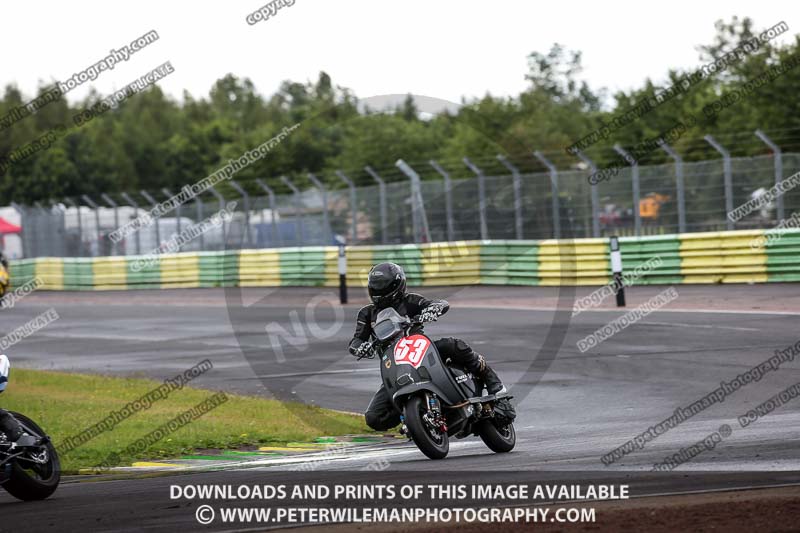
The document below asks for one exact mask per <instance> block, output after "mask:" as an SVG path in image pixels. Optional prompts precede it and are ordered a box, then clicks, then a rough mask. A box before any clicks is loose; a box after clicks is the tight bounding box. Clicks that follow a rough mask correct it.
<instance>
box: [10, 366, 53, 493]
mask: <svg viewBox="0 0 800 533" xmlns="http://www.w3.org/2000/svg"><path fill="white" fill-rule="evenodd" d="M8 369H9V364H8V359H7V358H6V356H5V355H0V392H3V390H4V389H5V385H6V382H7V381H8ZM8 413H9V414H10V415H11V416H13V417H14V418H16V419H17V422H19V423H20V425H21V426H22V429H23V434H22V436H21V437H19V438H18V439H17V440H16V441H15V442H11V441H10V440H9V438H8V435H6V434H5V433H4V432H3V431H2V430H1V429H0V486H2V487H3V488H4V489H5V490H6V491H8V493H9V494H11V495H12V496H14V497H15V498H18V499H20V500H44V499H45V498H47V497H48V496H50V495H51V494H53V493H54V492H55V490H56V489H57V488H58V483H59V482H60V481H61V463H60V462H59V460H58V454H57V453H56V449H55V446H53V443H52V442H51V441H50V438H49V437H48V436H47V434H45V432H44V431H42V428H40V427H39V426H38V425H37V424H36V422H34V421H33V420H31V419H30V418H28V417H27V416H25V415H22V414H20V413H15V412H13V411H8Z"/></svg>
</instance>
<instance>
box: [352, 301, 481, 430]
mask: <svg viewBox="0 0 800 533" xmlns="http://www.w3.org/2000/svg"><path fill="white" fill-rule="evenodd" d="M431 304H439V305H441V306H442V307H443V311H442V312H441V314H444V313H446V312H447V311H448V309H449V308H450V304H448V303H447V302H446V301H445V300H428V299H427V298H425V297H424V296H422V295H420V294H416V293H409V294H406V295H405V297H403V299H402V300H400V301H399V302H397V303H396V304H394V305H393V306H392V307H394V309H395V311H397V312H398V313H399V314H400V315H404V316H408V317H412V318H413V317H415V316H417V315H419V314H420V313H422V311H423V310H424V309H425V308H426V307H428V306H429V305H431ZM379 311H380V309H378V308H377V307H376V306H375V305H374V304H370V305H367V306H365V307H362V308H361V310H360V311H359V312H358V318H357V321H356V332H355V334H354V335H353V340H351V341H350V352H351V353H353V352H354V351H355V350H356V349H357V348H358V347H359V346H361V344H363V343H364V342H366V341H368V340H370V338H371V336H372V325H373V324H374V323H375V318H376V317H377V316H378V312H379ZM434 344H435V345H436V349H437V350H439V354H440V355H441V356H442V358H443V359H445V360H446V359H448V358H449V359H451V360H452V361H453V362H454V363H456V364H459V365H462V366H463V367H464V368H466V369H467V370H468V371H470V372H472V373H473V374H475V375H478V376H481V375H483V374H484V373H485V370H486V369H488V366H486V363H485V361H484V359H483V356H482V355H479V354H477V353H475V352H474V351H473V350H472V348H470V347H469V345H468V344H467V343H466V342H464V341H463V340H461V339H456V338H454V337H445V338H443V339H439V340H437V341H434ZM364 417H365V419H366V422H367V425H368V426H369V427H371V428H372V429H374V430H376V431H386V430H387V429H391V428H393V427H395V426H396V425H398V424H399V423H400V413H399V412H397V410H396V409H395V407H394V405H393V404H392V400H391V398H389V394H388V393H387V392H386V388H385V387H384V386H383V385H381V387H380V388H379V389H378V392H376V393H375V396H373V397H372V401H371V402H370V403H369V407H367V411H366V413H365V414H364Z"/></svg>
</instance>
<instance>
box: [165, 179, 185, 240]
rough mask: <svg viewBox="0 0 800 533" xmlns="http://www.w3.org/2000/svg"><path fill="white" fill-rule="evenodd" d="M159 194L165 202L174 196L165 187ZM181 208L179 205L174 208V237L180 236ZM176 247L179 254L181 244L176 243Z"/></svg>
mask: <svg viewBox="0 0 800 533" xmlns="http://www.w3.org/2000/svg"><path fill="white" fill-rule="evenodd" d="M161 192H162V193H164V196H166V197H167V200H169V199H170V198H172V197H173V196H174V195H173V194H172V193H171V192H170V190H169V189H167V188H166V187H164V188H162V189H161ZM182 206H183V204H180V203H179V204H178V205H176V206H175V235H180V234H181V207H182ZM180 240H181V239H178V241H180ZM177 245H178V251H179V252H180V251H181V243H180V242H178V243H177Z"/></svg>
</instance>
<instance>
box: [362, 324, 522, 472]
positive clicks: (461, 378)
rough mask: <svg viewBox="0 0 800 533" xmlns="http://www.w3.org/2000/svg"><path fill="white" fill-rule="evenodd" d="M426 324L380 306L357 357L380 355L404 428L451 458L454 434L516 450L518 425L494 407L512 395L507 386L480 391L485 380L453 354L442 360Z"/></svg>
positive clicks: (432, 453) (430, 452)
mask: <svg viewBox="0 0 800 533" xmlns="http://www.w3.org/2000/svg"><path fill="white" fill-rule="evenodd" d="M422 324H423V322H422V321H421V320H420V319H419V318H418V317H416V318H414V319H410V318H408V317H405V316H401V315H400V314H399V313H398V312H397V311H396V310H394V309H392V308H388V309H384V310H382V311H381V312H380V313H378V317H377V319H376V322H375V325H374V326H373V334H374V337H375V340H374V341H373V342H372V344H371V346H370V348H369V350H368V351H367V353H366V355H363V356H361V357H359V359H362V358H368V359H373V358H375V357H380V359H381V380H382V381H383V384H384V386H385V387H386V390H387V392H388V393H389V395H390V396H391V398H392V403H393V404H394V406H395V408H396V409H397V410H398V411H399V412H400V413H401V417H400V419H401V421H402V423H403V426H402V429H401V431H402V432H403V433H404V434H406V435H408V436H410V437H411V439H412V440H413V441H414V443H415V444H416V445H417V447H418V448H419V449H420V451H422V453H424V454H425V455H427V456H428V457H430V458H431V459H443V458H445V457H447V453H448V452H449V451H450V440H449V439H450V437H455V438H457V439H463V438H465V437H469V436H470V435H477V436H479V437H480V438H481V439H482V440H483V442H484V443H485V444H486V446H488V447H489V449H491V450H492V451H494V452H498V453H503V452H510V451H511V450H513V449H514V445H515V444H516V440H517V435H516V432H515V431H514V424H513V422H512V421H511V420H508V419H506V418H505V417H503V416H502V415H501V414H499V412H498V413H496V412H495V402H496V401H497V400H499V399H500V398H505V399H508V400H510V399H511V398H512V396H509V395H508V394H507V393H506V392H505V389H503V391H501V392H499V393H497V394H490V395H486V396H481V393H482V392H483V383H482V382H481V381H480V380H479V379H477V378H476V377H475V376H473V375H472V374H471V373H470V372H467V371H466V370H465V369H464V368H462V367H460V366H459V365H456V364H453V363H452V362H451V361H450V360H449V359H448V360H447V361H443V360H442V358H441V356H440V355H439V352H438V350H437V349H436V345H434V343H433V341H431V339H430V338H429V337H427V336H426V335H425V334H424V333H423V332H422ZM496 415H497V416H496Z"/></svg>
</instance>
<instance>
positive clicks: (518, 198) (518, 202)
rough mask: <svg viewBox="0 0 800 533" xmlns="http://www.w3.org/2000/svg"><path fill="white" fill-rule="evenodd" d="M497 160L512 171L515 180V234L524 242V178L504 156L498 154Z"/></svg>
mask: <svg viewBox="0 0 800 533" xmlns="http://www.w3.org/2000/svg"><path fill="white" fill-rule="evenodd" d="M497 160H498V161H500V163H502V165H503V166H504V167H506V168H507V169H508V170H509V171H511V176H512V179H513V180H514V181H513V187H514V230H515V231H514V234H515V235H516V237H517V240H522V177H521V176H520V174H519V169H518V168H517V167H515V166H514V165H513V164H512V163H511V161H509V160H508V158H506V157H505V156H504V155H500V154H497Z"/></svg>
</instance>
